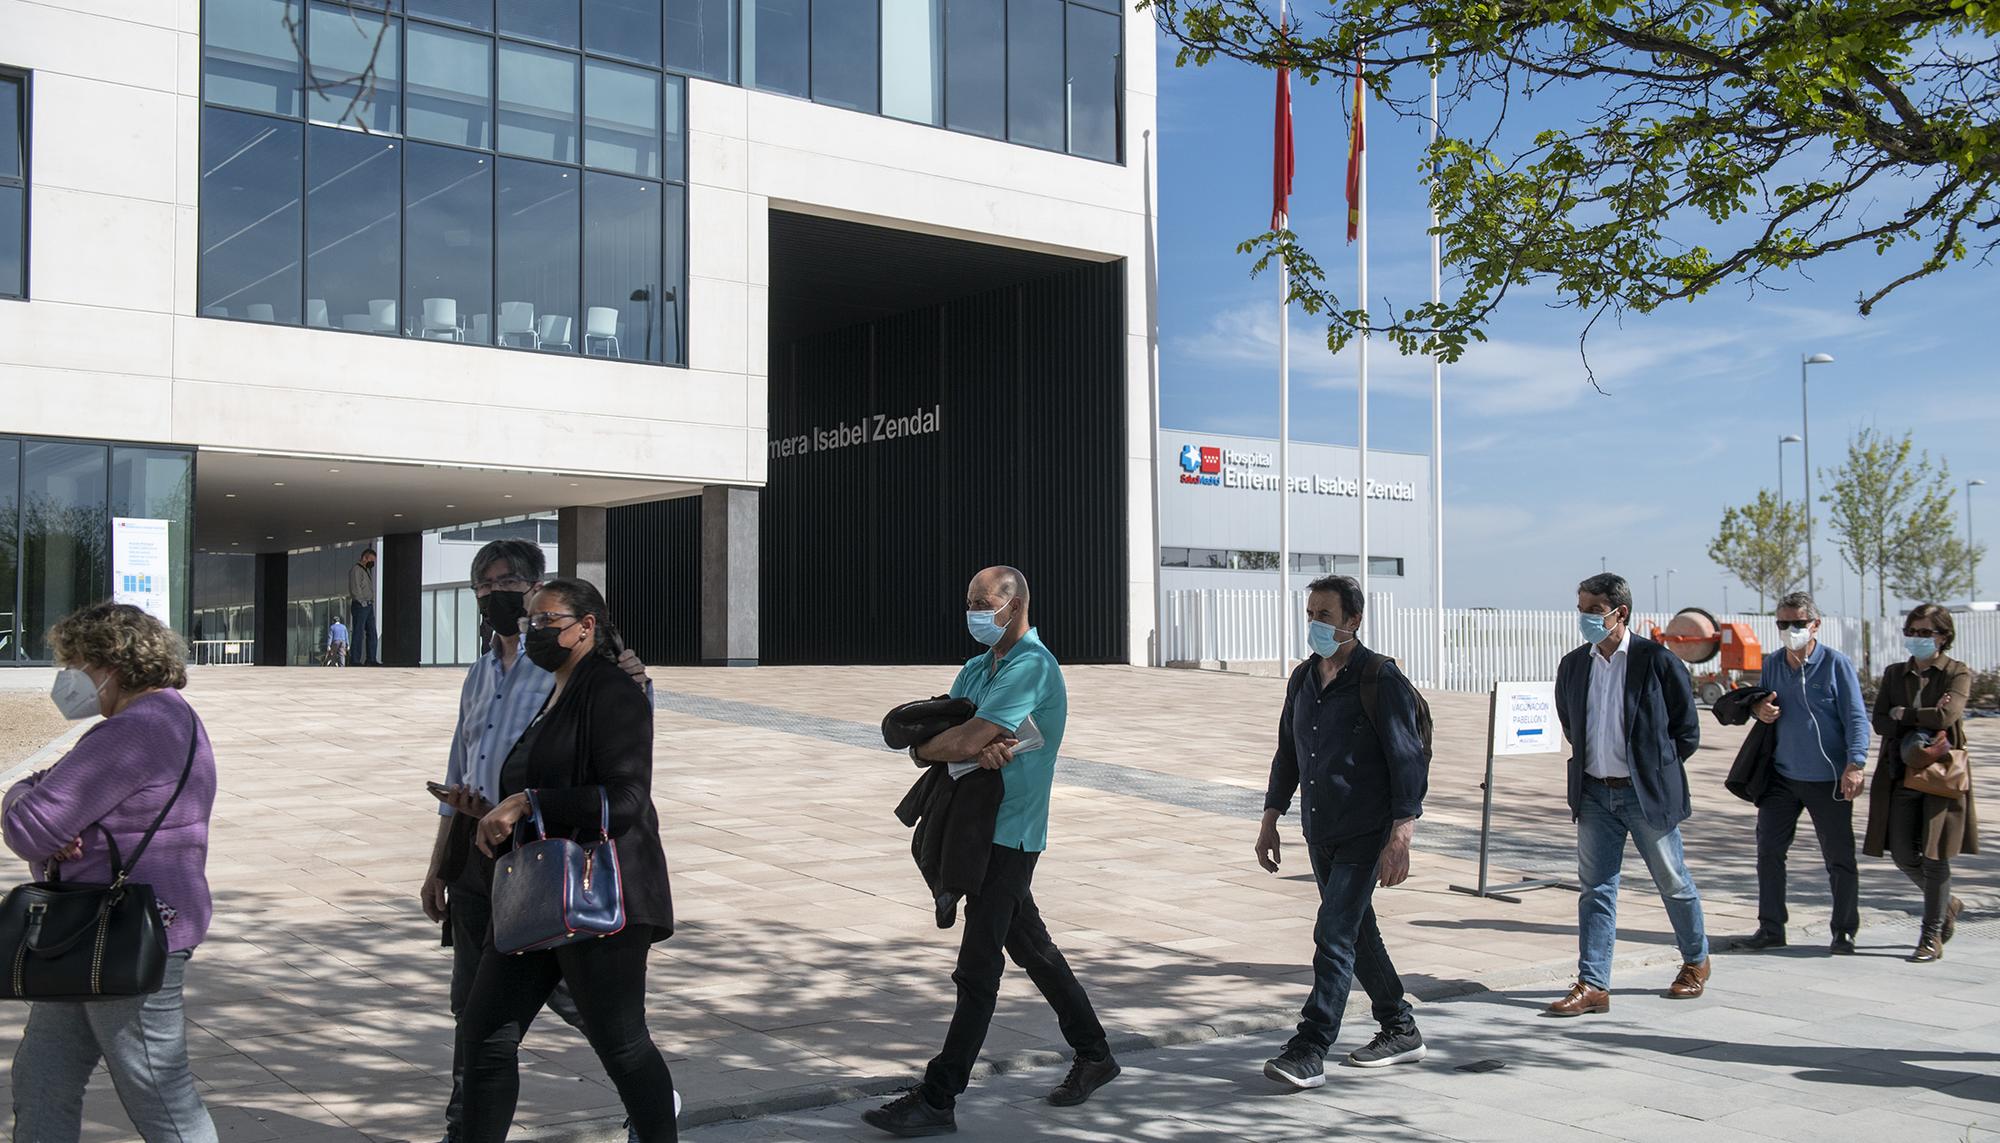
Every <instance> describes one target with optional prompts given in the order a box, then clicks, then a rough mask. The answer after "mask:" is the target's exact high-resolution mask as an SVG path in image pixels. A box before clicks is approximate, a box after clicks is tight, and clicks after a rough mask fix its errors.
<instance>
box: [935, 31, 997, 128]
mask: <svg viewBox="0 0 2000 1143" xmlns="http://www.w3.org/2000/svg"><path fill="white" fill-rule="evenodd" d="M944 37H945V38H944V75H945V83H944V93H945V94H944V108H945V126H947V127H950V128H951V129H952V130H954V131H965V132H968V133H970V134H973V135H986V136H990V137H991V138H994V139H1001V138H1005V137H1006V135H1007V0H945V13H944Z"/></svg>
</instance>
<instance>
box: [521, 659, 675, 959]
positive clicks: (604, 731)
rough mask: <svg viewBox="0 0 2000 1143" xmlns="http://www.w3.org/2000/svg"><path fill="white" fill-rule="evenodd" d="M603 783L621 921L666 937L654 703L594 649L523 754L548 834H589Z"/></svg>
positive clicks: (670, 921)
mask: <svg viewBox="0 0 2000 1143" xmlns="http://www.w3.org/2000/svg"><path fill="white" fill-rule="evenodd" d="M600 787H601V788H602V789H603V791H604V793H605V794H606V795H607V796H608V797H609V798H610V800H611V836H612V837H613V838H614V839H616V841H617V843H618V867H619V872H620V874H621V876H622V877H623V879H624V884H625V923H626V925H627V926H632V925H647V926H650V927H651V928H652V929H653V939H654V940H656V941H662V940H665V939H667V938H668V937H670V936H672V935H673V932H674V899H673V891H672V888H671V887H670V886H669V884H668V881H667V854H666V850H665V849H663V848H662V847H661V846H660V819H659V815H658V814H657V813H656V812H655V811H654V809H653V708H652V705H651V704H650V703H649V702H647V700H646V692H645V691H644V690H643V689H642V688H640V687H638V686H636V685H634V683H633V682H632V679H631V678H630V677H629V676H627V675H626V673H625V672H624V671H623V670H622V669H620V668H619V667H618V666H617V665H616V664H615V663H612V662H610V661H609V660H607V659H604V658H602V657H600V656H598V655H595V654H592V655H588V656H586V657H585V658H584V659H583V661H582V662H580V663H578V664H577V665H576V668H575V669H574V670H573V671H571V672H570V677H569V683H568V684H567V685H566V686H564V687H563V691H562V694H561V695H560V696H559V697H558V698H557V699H556V704H555V706H554V707H553V708H551V709H550V710H549V712H548V713H547V714H545V715H543V716H542V726H541V731H540V734H539V735H538V736H537V737H536V739H535V743H534V748H533V749H532V750H531V751H530V752H529V754H528V788H529V789H531V790H533V791H534V792H535V796H536V798H537V799H538V800H539V801H540V802H541V804H542V820H543V821H544V822H545V823H546V824H547V825H548V828H549V831H550V832H551V833H554V834H559V835H567V834H577V835H581V836H584V837H591V836H595V834H596V832H597V826H598V805H599V803H598V790H599V788H600Z"/></svg>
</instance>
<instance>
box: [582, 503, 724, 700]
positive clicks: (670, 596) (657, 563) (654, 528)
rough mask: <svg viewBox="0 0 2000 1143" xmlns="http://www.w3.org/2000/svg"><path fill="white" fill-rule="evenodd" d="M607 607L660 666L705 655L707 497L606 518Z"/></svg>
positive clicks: (634, 644)
mask: <svg viewBox="0 0 2000 1143" xmlns="http://www.w3.org/2000/svg"><path fill="white" fill-rule="evenodd" d="M604 540H605V554H606V561H605V568H604V601H605V603H606V604H607V605H608V606H609V607H610V608H611V618H612V620H613V621H614V622H616V623H617V624H618V629H619V631H620V632H621V633H622V634H623V635H624V636H625V643H626V645H627V646H629V647H631V648H632V650H633V651H634V652H636V653H637V654H638V656H639V658H640V659H642V660H644V661H645V662H648V663H652V664H655V665H660V664H671V663H693V662H696V661H697V660H698V659H699V658H700V655H701V630H700V623H701V497H699V496H687V497H681V498H678V499H674V500H656V501H654V502H652V503H650V504H633V505H629V506H627V507H624V508H613V509H611V510H610V511H609V512H606V513H605V514H604Z"/></svg>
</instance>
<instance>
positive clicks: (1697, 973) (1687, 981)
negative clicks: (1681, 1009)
mask: <svg viewBox="0 0 2000 1143" xmlns="http://www.w3.org/2000/svg"><path fill="white" fill-rule="evenodd" d="M1712 967H1713V965H1712V962H1711V961H1710V960H1709V959H1708V958H1707V957H1703V958H1702V961H1701V963H1700V964H1684V965H1682V966H1681V974H1680V975H1679V976H1676V977H1674V982H1673V984H1672V985H1670V986H1668V988H1667V999H1668V1000H1693V999H1694V998H1695V997H1697V996H1700V995H1701V994H1702V993H1703V992H1706V991H1708V974H1709V971H1710V969H1711V968H1712Z"/></svg>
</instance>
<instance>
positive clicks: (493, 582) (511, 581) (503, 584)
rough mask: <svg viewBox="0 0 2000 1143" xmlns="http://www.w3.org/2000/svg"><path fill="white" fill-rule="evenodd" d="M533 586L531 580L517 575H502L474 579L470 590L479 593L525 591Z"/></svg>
mask: <svg viewBox="0 0 2000 1143" xmlns="http://www.w3.org/2000/svg"><path fill="white" fill-rule="evenodd" d="M533 586H535V585H534V584H533V583H532V582H530V581H528V580H525V579H522V578H521V577H520V576H517V575H504V576H501V577H499V578H498V579H475V580H473V581H472V590H473V591H475V592H477V593H479V594H480V595H485V594H487V593H488V592H494V591H526V590H528V589H529V588H531V587H533Z"/></svg>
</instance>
